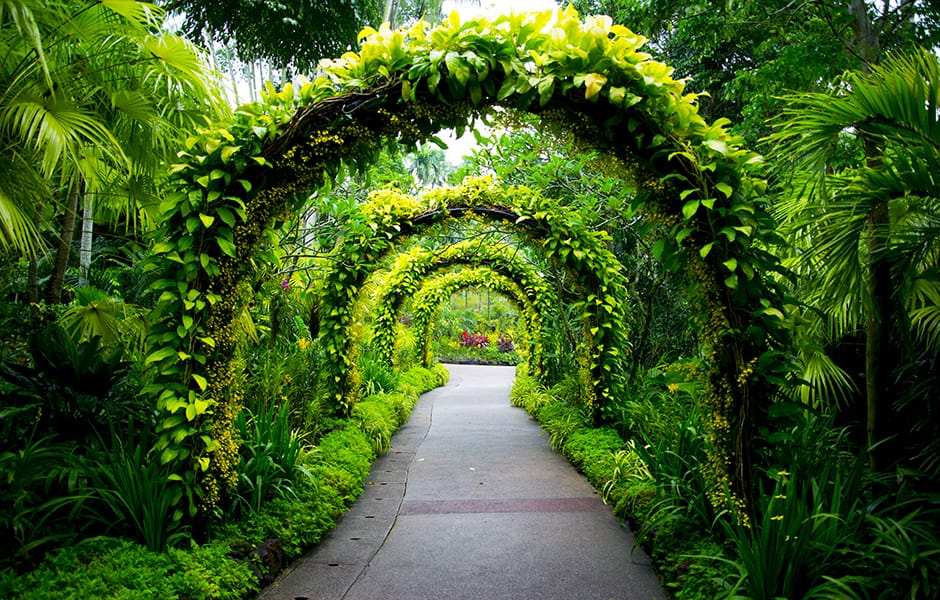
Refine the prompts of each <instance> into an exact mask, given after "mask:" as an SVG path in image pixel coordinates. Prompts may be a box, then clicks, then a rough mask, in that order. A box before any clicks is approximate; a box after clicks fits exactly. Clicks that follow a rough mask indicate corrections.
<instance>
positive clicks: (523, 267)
mask: <svg viewBox="0 0 940 600" xmlns="http://www.w3.org/2000/svg"><path fill="white" fill-rule="evenodd" d="M460 265H469V266H485V267H486V269H485V271H480V270H478V269H474V270H471V271H470V272H473V273H475V274H476V275H478V276H477V277H476V279H475V281H476V282H477V283H478V284H479V285H481V286H483V287H486V281H485V278H481V277H479V273H481V272H483V273H490V274H492V275H493V276H494V277H495V276H502V277H505V278H507V279H509V280H511V281H513V282H514V283H515V284H516V285H517V286H518V287H519V290H520V293H521V294H522V297H521V298H519V301H520V302H525V303H526V306H530V307H532V309H533V310H535V311H536V312H537V314H540V313H538V311H540V310H541V311H544V310H547V309H548V308H549V307H552V306H555V305H556V304H557V298H556V296H555V294H554V291H553V290H552V289H551V288H550V287H549V286H547V285H546V284H545V280H544V277H543V276H542V275H541V274H540V273H539V271H538V270H537V269H536V267H535V266H533V265H532V264H530V263H529V262H528V261H527V260H525V259H524V257H523V256H522V254H521V253H520V252H519V250H518V249H517V248H515V247H513V246H509V245H506V244H491V243H481V242H479V241H476V240H464V241H461V242H458V243H456V244H452V245H449V246H446V247H444V248H442V249H439V250H431V249H426V248H421V247H417V248H414V249H412V250H411V251H409V252H407V253H403V254H401V255H399V256H398V257H396V259H395V262H394V263H393V265H392V267H391V269H390V270H389V273H388V274H387V275H386V277H384V279H383V288H382V290H381V291H380V292H379V294H378V296H377V299H376V302H375V307H374V313H375V319H374V329H375V333H374V334H373V344H374V345H375V346H376V347H377V349H378V351H379V353H380V356H381V357H382V358H383V359H384V360H385V362H386V363H388V364H391V359H392V347H393V345H394V339H393V337H394V325H395V322H396V321H397V316H398V313H399V311H400V309H401V304H402V302H403V301H404V300H405V299H406V298H407V297H412V296H414V295H415V294H416V293H417V292H418V291H419V290H421V289H422V286H424V285H425V284H426V282H425V280H426V278H427V277H429V276H430V275H431V274H433V273H436V272H438V271H441V270H444V269H448V268H451V267H454V266H460ZM468 281H469V280H468ZM467 285H473V284H472V283H469V282H468V283H467ZM415 311H416V313H417V312H420V309H419V308H418V307H416V308H415ZM416 318H417V314H416ZM539 320H541V319H539ZM530 324H532V325H534V322H533V321H532V320H531V319H530ZM540 330H541V328H539V330H538V331H540ZM419 331H420V329H419ZM537 339H539V338H532V340H533V343H535V341H536V340H537ZM531 350H533V351H534V350H535V348H532V349H531ZM536 354H537V353H536ZM422 356H424V354H422ZM536 362H539V361H536ZM532 368H533V372H534V373H540V372H541V371H540V369H539V368H538V365H537V364H533V365H532Z"/></svg>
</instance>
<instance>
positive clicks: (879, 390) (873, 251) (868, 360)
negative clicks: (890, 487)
mask: <svg viewBox="0 0 940 600" xmlns="http://www.w3.org/2000/svg"><path fill="white" fill-rule="evenodd" d="M849 14H850V15H852V18H853V24H852V29H853V31H854V33H855V44H856V49H857V52H858V55H859V57H861V58H862V60H863V62H862V71H863V72H865V73H869V72H871V69H870V67H871V65H873V64H876V63H877V62H878V56H879V54H880V53H881V43H880V41H879V39H878V32H877V31H876V28H875V26H874V24H873V23H872V21H871V17H870V15H869V14H868V3H867V2H865V1H864V0H851V1H850V2H849ZM863 142H864V143H863V146H864V149H865V161H866V163H867V164H868V166H869V167H878V166H879V165H880V164H881V162H882V160H881V157H882V154H883V152H884V148H883V147H881V145H880V144H878V143H876V142H874V141H873V140H871V139H868V138H866V139H865V140H863ZM890 229H891V215H890V212H889V210H888V199H885V201H884V202H880V203H879V204H878V205H877V206H876V207H875V208H874V209H873V210H872V211H871V212H870V213H869V214H868V223H867V234H868V240H867V249H868V265H867V271H868V273H867V274H868V301H869V304H868V308H867V316H866V322H865V404H866V423H865V431H866V435H867V439H868V446H869V448H870V449H871V450H869V454H868V460H869V464H870V466H871V468H872V470H874V471H879V470H882V469H884V468H885V466H887V463H888V462H889V457H888V454H889V453H888V452H887V451H886V448H885V447H884V446H883V445H878V444H879V442H882V441H883V440H884V438H885V434H886V433H888V432H886V431H885V429H886V427H885V423H884V420H885V412H886V411H885V407H884V403H885V402H886V400H887V399H888V398H889V397H890V395H889V387H890V379H891V372H892V361H891V357H892V356H894V355H895V350H894V349H893V348H892V344H891V336H890V327H889V326H888V325H889V319H890V306H891V292H892V290H893V289H894V288H893V285H892V283H893V282H892V281H891V269H890V266H889V265H887V264H886V263H885V262H884V261H883V260H882V258H881V257H882V256H883V252H884V250H885V249H886V248H887V245H888V237H889V235H890Z"/></svg>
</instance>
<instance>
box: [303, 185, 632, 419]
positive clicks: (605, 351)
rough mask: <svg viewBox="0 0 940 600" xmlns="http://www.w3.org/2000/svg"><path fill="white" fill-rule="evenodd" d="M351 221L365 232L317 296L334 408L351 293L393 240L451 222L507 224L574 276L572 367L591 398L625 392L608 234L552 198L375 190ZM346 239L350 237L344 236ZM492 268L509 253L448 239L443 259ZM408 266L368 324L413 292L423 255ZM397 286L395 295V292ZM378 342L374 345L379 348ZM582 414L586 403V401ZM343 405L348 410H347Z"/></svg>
mask: <svg viewBox="0 0 940 600" xmlns="http://www.w3.org/2000/svg"><path fill="white" fill-rule="evenodd" d="M360 217H361V218H363V219H365V223H364V224H363V223H361V222H359V221H358V220H353V219H350V220H349V221H348V222H350V223H354V229H355V230H359V231H368V232H371V235H360V237H359V239H358V240H357V241H356V243H354V244H344V245H342V246H340V247H338V248H337V253H336V254H335V255H334V256H333V257H332V261H331V263H332V265H333V267H332V269H331V270H330V272H329V273H328V275H327V276H326V277H325V279H324V280H325V281H327V282H342V285H338V284H336V283H334V284H333V285H329V284H328V285H327V286H326V287H325V288H324V289H323V290H322V291H321V295H320V307H321V321H320V340H321V342H322V343H323V345H324V347H325V348H326V351H327V352H328V353H329V354H330V356H331V357H334V360H332V361H330V363H329V364H328V365H327V366H326V368H324V377H325V379H324V383H325V385H326V388H325V389H327V390H329V393H331V394H332V396H333V397H334V398H335V400H336V401H337V403H339V404H341V405H344V406H347V405H348V402H349V401H350V400H351V399H350V398H349V397H348V394H349V392H350V391H351V390H353V389H354V388H355V384H354V382H350V381H348V380H347V378H346V375H347V374H349V373H355V365H356V360H357V359H356V356H355V354H354V353H353V344H352V335H351V326H352V322H353V319H352V314H353V311H354V306H355V302H356V298H357V297H358V292H359V289H361V287H362V285H363V284H364V283H365V281H366V279H367V278H368V277H369V275H370V274H371V273H372V272H373V271H374V270H375V269H376V267H377V264H378V261H379V260H380V259H381V257H382V255H383V254H384V253H385V252H387V251H388V250H390V249H391V248H393V247H394V244H395V242H396V241H398V240H399V239H402V238H404V237H407V236H413V235H416V234H417V233H419V232H421V231H422V230H424V229H426V228H428V227H430V226H432V225H434V224H437V223H440V222H442V221H445V220H448V219H454V218H461V217H463V218H472V219H484V220H498V221H504V222H508V223H512V224H513V225H514V227H515V229H516V230H517V231H518V232H519V234H520V235H521V236H522V237H523V238H524V239H525V240H526V242H527V243H528V244H530V245H532V247H533V249H535V250H537V251H538V252H540V253H541V254H542V255H543V256H546V257H548V258H549V259H551V260H557V261H558V262H559V263H560V264H561V265H562V266H563V267H565V268H567V269H568V270H570V271H571V272H572V273H576V274H578V280H579V282H580V285H581V287H582V288H583V290H582V291H583V298H584V299H583V301H582V305H581V307H580V308H581V311H582V320H583V321H584V327H583V330H584V336H585V339H584V343H583V348H582V349H581V350H582V352H583V355H579V357H578V358H579V362H580V363H581V365H580V366H581V368H582V369H583V370H585V372H587V373H589V376H588V377H589V378H590V380H591V381H590V383H591V385H590V386H588V388H590V389H593V390H596V395H597V398H598V400H599V401H606V400H607V399H610V398H612V397H614V396H616V395H618V394H620V393H623V392H624V390H625V387H626V386H625V379H624V373H627V372H629V370H628V369H625V368H624V364H623V360H624V359H625V358H626V357H627V355H628V354H629V342H628V332H629V322H628V319H627V314H626V308H625V306H626V302H625V300H626V298H627V295H628V287H627V282H626V280H625V279H624V278H623V275H622V274H621V273H620V263H619V261H618V260H617V258H616V256H615V255H614V254H613V252H611V250H610V249H609V246H610V244H611V239H610V236H609V235H607V233H606V232H604V231H598V230H591V229H588V228H586V227H583V226H578V223H579V221H580V219H579V217H578V215H577V214H575V212H574V211H573V210H571V209H568V208H566V207H564V206H561V205H560V204H559V203H558V201H556V200H554V199H551V198H544V197H542V196H541V195H539V194H538V193H536V192H534V191H532V190H529V189H528V188H525V187H508V188H502V187H499V186H497V185H495V183H494V182H493V181H492V180H491V179H490V178H487V177H483V178H477V179H466V180H464V182H463V183H462V184H461V185H459V186H457V187H454V188H443V189H437V190H432V191H430V192H427V193H425V194H424V195H422V196H420V197H419V198H413V197H411V196H406V195H404V194H402V193H401V192H398V191H395V190H391V189H385V190H381V191H378V192H375V193H373V194H372V196H371V197H370V200H369V202H368V203H366V204H365V205H363V206H362V211H361V213H360ZM344 237H346V238H347V239H349V238H350V234H347V235H346V236H344ZM488 252H490V253H491V254H490V255H489V256H487V258H488V260H490V261H491V262H492V263H493V264H494V265H496V266H499V265H504V264H507V263H506V257H507V254H506V252H508V253H509V254H508V256H511V255H512V254H516V253H518V252H519V250H517V249H514V248H511V247H507V249H506V250H503V249H500V248H499V247H494V248H493V249H487V247H486V246H481V245H480V244H478V243H476V242H474V241H472V240H471V241H468V242H466V243H458V244H455V245H453V246H451V247H449V248H446V249H444V250H443V251H442V253H441V256H442V260H443V261H444V262H453V261H455V260H460V261H467V260H468V259H467V258H460V257H461V256H469V258H470V259H473V258H474V257H480V256H484V255H486V253H488ZM414 258H415V260H413V261H411V262H409V261H408V260H407V259H404V260H403V261H402V263H401V265H402V268H401V269H398V270H394V269H393V277H394V279H393V280H392V281H391V282H390V283H389V284H388V288H389V290H390V291H389V292H388V298H389V300H386V301H383V300H380V301H379V302H378V303H377V309H378V311H379V316H378V322H379V323H380V325H381V326H379V327H377V331H382V329H383V328H391V327H392V326H393V324H394V322H395V313H396V312H397V309H398V305H399V304H400V302H401V299H402V298H404V296H405V295H407V294H409V293H413V291H415V290H416V289H417V287H418V284H419V283H420V281H421V279H422V278H423V277H424V274H425V273H426V272H427V270H429V269H431V268H432V267H433V263H434V262H435V255H434V253H432V252H427V253H424V254H422V253H421V252H420V251H418V252H416V253H415V254H414ZM399 288H400V289H399ZM382 344H384V347H383V345H382ZM390 344H391V342H390V339H389V340H388V341H383V342H380V346H379V347H380V351H383V352H384V353H386V354H387V355H390V347H391V346H390ZM588 404H589V406H588V408H589V409H592V410H593V409H595V408H597V407H596V406H595V404H596V402H595V401H594V399H593V398H592V397H591V396H589V397H588ZM347 407H348V406H347Z"/></svg>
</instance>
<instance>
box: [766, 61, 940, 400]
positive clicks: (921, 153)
mask: <svg viewBox="0 0 940 600" xmlns="http://www.w3.org/2000/svg"><path fill="white" fill-rule="evenodd" d="M788 101H789V105H788V108H787V109H786V110H785V112H784V114H783V115H782V116H781V117H780V119H779V120H778V121H777V123H776V131H775V133H774V134H773V135H772V136H770V138H769V141H771V142H772V143H773V144H774V145H775V150H774V153H775V155H776V156H777V157H778V161H777V164H778V165H781V167H780V170H779V171H778V172H777V175H778V176H780V177H781V178H784V179H786V180H787V181H788V183H790V184H791V185H790V189H791V190H793V193H792V195H791V196H790V197H788V198H786V199H784V200H783V201H781V202H779V203H777V205H776V206H775V213H776V216H777V217H778V219H779V222H780V223H781V230H782V232H783V233H784V234H785V235H787V237H788V238H789V239H790V240H791V241H792V242H793V243H794V244H795V246H796V248H797V253H798V256H799V259H797V260H794V267H795V269H796V270H797V271H798V273H799V274H800V280H801V282H802V285H803V287H804V288H805V289H803V290H802V295H803V297H804V298H805V299H806V300H807V302H809V303H810V304H812V305H814V306H816V307H818V309H819V310H821V311H822V313H823V314H825V315H826V317H827V319H828V321H829V327H830V329H829V331H828V335H829V336H831V337H829V338H828V339H838V338H840V337H842V336H844V335H847V334H851V333H853V332H857V331H858V330H859V329H862V328H864V327H865V326H866V319H867V318H868V316H869V314H870V311H871V310H872V304H871V303H872V297H871V287H870V284H871V281H870V279H871V277H872V275H871V267H872V265H873V264H886V265H890V267H891V270H890V273H891V274H892V275H893V276H894V278H893V280H892V282H891V283H892V285H893V286H894V292H893V294H894V299H895V300H896V303H895V306H900V307H902V308H907V313H906V314H903V313H904V311H903V310H902V311H900V312H901V313H902V314H901V315H899V318H900V319H901V321H903V322H904V323H906V324H907V325H910V326H913V327H914V328H915V329H916V331H917V333H918V335H919V337H920V339H922V340H925V341H927V342H928V343H929V344H931V345H933V344H935V343H936V342H937V340H938V339H940V320H938V319H937V318H936V317H935V308H936V302H935V301H934V300H935V293H940V291H938V290H937V289H936V288H935V286H936V278H935V277H931V276H930V275H929V274H930V273H933V272H935V271H936V269H937V264H938V263H937V254H938V252H937V235H936V230H937V225H936V221H937V217H936V215H937V198H940V113H938V109H940V62H938V59H937V58H936V57H935V56H933V55H932V54H931V53H929V52H927V51H920V52H915V53H912V54H908V55H896V56H892V57H889V58H888V59H886V60H885V61H884V63H882V64H881V65H879V66H875V67H873V69H872V72H871V73H869V74H861V73H851V74H848V75H846V76H845V77H844V81H843V82H842V83H841V84H840V85H839V86H837V87H836V89H835V90H834V91H833V92H832V93H829V94H823V93H808V94H799V95H795V96H791V97H789V98H788ZM847 149H848V151H846V150H847ZM789 169H793V171H788V170H789ZM884 208H887V214H888V215H889V218H888V219H887V220H886V221H885V222H881V223H879V222H877V220H876V221H873V220H872V218H871V216H872V215H873V214H875V213H876V211H878V210H884ZM872 240H875V242H874V243H871V241H872ZM878 240H885V243H879V241H878ZM896 316H898V315H896ZM821 345H822V344H820V346H821ZM817 374H818V375H819V376H820V377H823V378H826V377H829V378H830V379H832V381H833V383H838V380H839V379H840V377H839V375H838V374H836V373H827V372H826V371H825V370H820V371H819V373H817ZM825 385H826V384H823V386H824V387H825ZM829 393H832V390H831V389H830V392H829Z"/></svg>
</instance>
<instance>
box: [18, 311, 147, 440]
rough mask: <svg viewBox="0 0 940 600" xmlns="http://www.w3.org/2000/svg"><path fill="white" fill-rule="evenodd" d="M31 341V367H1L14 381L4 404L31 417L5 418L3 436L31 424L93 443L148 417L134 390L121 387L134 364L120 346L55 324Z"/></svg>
mask: <svg viewBox="0 0 940 600" xmlns="http://www.w3.org/2000/svg"><path fill="white" fill-rule="evenodd" d="M29 340H30V343H29V347H30V354H31V356H32V361H33V366H24V365H20V364H17V363H4V364H3V365H0V377H2V378H3V379H5V380H6V381H7V382H8V383H10V384H12V386H11V387H12V389H11V391H10V392H8V393H6V394H4V397H3V398H2V402H3V405H4V408H5V409H8V410H9V409H10V408H13V409H15V410H16V411H18V414H19V416H20V417H22V418H25V419H27V420H28V421H29V423H28V424H27V425H24V424H22V423H17V422H16V421H15V420H13V419H9V420H8V419H4V420H5V421H7V422H6V423H4V431H2V432H3V433H4V434H6V435H11V436H12V437H13V438H16V437H20V436H22V435H23V434H24V433H25V427H29V429H30V430H31V431H33V432H37V431H38V432H40V433H41V434H55V435H58V436H59V437H60V438H63V439H70V440H76V441H82V442H93V441H94V438H95V437H96V436H100V435H102V434H107V432H108V427H110V426H111V425H116V424H119V423H126V422H128V421H130V420H138V421H140V420H146V419H147V418H149V409H148V408H147V407H146V406H145V405H143V404H142V403H141V402H140V400H139V398H138V395H137V394H136V392H135V391H134V390H133V389H129V390H128V389H122V388H121V386H120V385H119V384H120V383H122V382H123V381H124V380H125V378H126V377H127V374H128V368H129V366H130V365H129V363H127V362H125V361H124V358H123V355H124V349H123V348H121V347H120V346H116V347H112V348H107V347H104V346H103V345H102V344H101V339H100V338H98V337H92V338H91V339H87V340H82V341H76V340H75V339H74V338H73V336H72V334H70V333H69V332H68V331H66V330H65V329H64V328H63V327H62V326H61V325H59V324H57V323H51V324H49V325H47V326H46V327H45V329H43V330H42V331H35V332H33V333H32V334H31V335H30V337H29ZM27 408H28V409H29V410H28V411H26V410H23V409H27ZM11 415H12V413H7V416H8V417H9V416H11Z"/></svg>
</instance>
